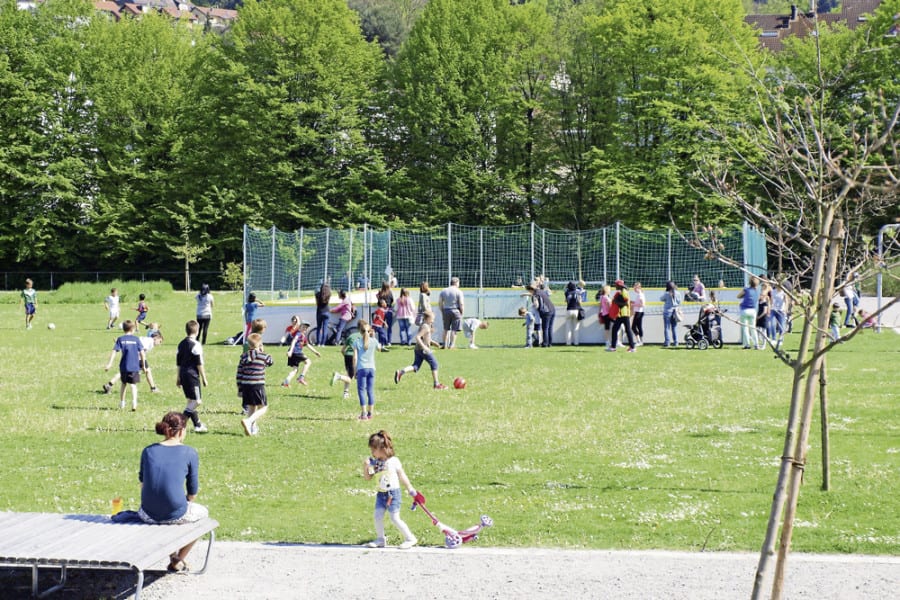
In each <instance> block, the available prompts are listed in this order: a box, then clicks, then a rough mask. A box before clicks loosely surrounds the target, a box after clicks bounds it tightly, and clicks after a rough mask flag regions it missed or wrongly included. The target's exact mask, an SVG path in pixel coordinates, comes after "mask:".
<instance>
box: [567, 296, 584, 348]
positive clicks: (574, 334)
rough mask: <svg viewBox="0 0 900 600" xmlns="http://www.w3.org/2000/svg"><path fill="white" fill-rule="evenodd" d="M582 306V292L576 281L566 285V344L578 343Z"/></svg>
mask: <svg viewBox="0 0 900 600" xmlns="http://www.w3.org/2000/svg"><path fill="white" fill-rule="evenodd" d="M583 310H584V309H583V308H581V292H580V291H579V290H578V286H577V285H576V284H575V282H574V281H570V282H569V284H568V285H567V286H566V346H572V345H575V346H577V345H578V329H579V326H580V325H581V319H580V318H579V317H581V316H582V315H583V314H584V313H583V312H582V311H583Z"/></svg>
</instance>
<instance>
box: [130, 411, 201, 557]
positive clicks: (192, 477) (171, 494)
mask: <svg viewBox="0 0 900 600" xmlns="http://www.w3.org/2000/svg"><path fill="white" fill-rule="evenodd" d="M184 425H185V417H184V415H183V414H181V413H178V412H174V411H173V412H170V413H167V414H166V416H164V417H163V419H162V421H160V422H159V423H157V424H156V433H158V434H160V435H162V436H165V438H166V439H165V440H163V441H161V442H159V443H157V444H153V445H151V446H147V447H146V448H144V451H143V452H142V453H141V469H140V471H139V472H138V479H139V480H140V482H141V509H140V510H139V511H138V515H139V516H140V518H141V520H143V521H144V522H145V523H151V524H160V525H169V524H179V523H192V522H194V521H199V520H201V519H205V518H206V517H208V516H209V511H208V510H207V508H206V507H205V506H203V505H201V504H197V503H196V502H194V498H195V497H196V496H197V492H198V491H199V488H200V479H199V468H200V460H199V457H198V456H197V451H196V450H195V449H193V448H191V447H190V446H185V445H184V436H185V435H186V434H187V429H186V428H185V426H184ZM194 543H195V542H191V543H190V544H188V545H187V546H184V547H183V548H180V549H179V550H178V551H177V552H173V553H172V554H171V555H170V557H169V558H170V562H169V571H185V570H187V568H188V567H187V564H186V563H185V562H184V559H185V558H186V557H187V555H188V553H189V552H190V551H191V547H193V545H194Z"/></svg>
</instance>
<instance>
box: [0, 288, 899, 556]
mask: <svg viewBox="0 0 900 600" xmlns="http://www.w3.org/2000/svg"><path fill="white" fill-rule="evenodd" d="M106 287H109V286H108V285H105V286H104V288H106ZM118 287H120V289H123V290H128V293H129V294H131V293H134V292H138V291H139V290H145V289H150V288H147V287H146V284H136V283H132V282H122V283H121V284H120V285H119V286H118ZM145 293H146V292H145ZM45 297H46V296H45ZM215 297H216V307H215V313H214V316H213V320H212V326H211V332H210V344H209V345H208V346H207V348H206V352H207V369H208V372H209V379H210V387H209V388H207V389H206V390H205V398H204V404H203V406H202V409H201V410H202V417H203V420H204V422H205V423H207V424H208V426H209V428H210V433H208V434H205V435H197V434H193V433H191V434H189V436H188V440H187V441H188V443H189V444H191V445H192V446H194V447H196V448H197V449H198V451H199V453H200V457H201V487H202V489H201V493H200V501H202V502H203V503H204V504H206V505H208V506H209V507H210V510H211V512H212V514H213V515H214V516H215V517H216V518H217V519H218V520H219V521H220V522H221V524H222V525H221V528H220V530H219V534H220V536H221V537H222V538H224V539H229V540H248V541H249V540H257V541H258V540H268V541H286V542H309V543H340V544H357V543H360V542H363V541H367V540H369V539H371V538H372V537H373V531H372V507H373V502H374V501H373V485H372V484H371V482H366V481H365V480H364V479H363V478H362V477H361V476H360V468H361V463H362V461H363V459H364V458H365V457H366V456H367V447H366V440H367V438H368V435H369V434H370V433H372V432H373V431H375V430H377V429H380V428H384V429H387V430H388V431H390V432H391V434H392V435H393V436H394V439H395V442H396V446H397V454H398V456H399V457H400V458H401V460H402V461H403V464H404V467H405V468H406V470H407V473H408V474H409V475H410V477H411V479H412V481H413V483H414V485H415V486H416V487H417V488H418V489H419V490H420V491H422V492H423V493H424V494H425V495H426V497H427V498H428V506H429V507H430V508H432V509H433V510H434V512H435V513H436V514H437V515H438V516H440V517H441V519H442V520H444V521H445V522H447V523H450V524H452V525H454V526H456V527H460V528H462V527H467V526H469V525H472V524H474V523H475V522H477V520H478V518H479V516H480V515H481V514H482V513H486V514H489V515H491V516H492V517H493V518H494V520H495V522H496V526H495V527H494V528H493V529H490V530H488V531H487V532H486V533H485V534H484V536H483V538H482V541H481V542H479V543H483V544H486V545H495V546H560V547H568V548H661V549H663V548H665V549H694V550H696V549H700V548H706V549H710V550H746V551H756V550H758V548H759V546H760V544H761V543H762V537H763V533H764V529H765V522H766V518H767V516H768V512H769V507H770V503H771V498H772V492H773V489H774V485H775V479H776V474H777V469H778V463H779V457H780V455H781V451H782V445H783V440H784V429H785V418H786V415H787V409H788V400H789V394H790V372H789V370H788V369H787V368H786V367H784V366H782V365H781V364H780V363H778V362H776V361H775V360H773V358H772V356H771V354H769V353H768V352H744V351H741V350H739V349H737V348H734V347H727V348H725V349H723V350H719V351H717V350H707V351H705V352H701V351H688V350H679V351H667V350H662V349H660V348H658V347H643V348H640V349H639V351H638V352H637V353H636V354H634V355H630V354H626V353H624V352H618V353H616V354H607V353H604V352H602V351H601V350H602V349H601V348H598V347H589V346H582V347H578V348H566V347H557V348H553V349H549V350H542V349H532V350H526V349H524V348H519V347H517V346H519V345H520V344H521V342H522V339H521V338H522V336H523V333H522V327H521V325H520V323H519V321H516V320H509V321H504V320H494V321H492V324H491V327H490V328H489V329H487V330H483V331H479V333H478V344H479V346H481V349H480V350H477V351H469V350H462V349H461V350H455V351H439V352H438V354H437V357H438V360H439V361H440V365H441V371H440V372H441V379H442V381H444V382H445V383H448V384H449V383H450V382H451V381H452V380H453V378H454V377H456V376H463V377H465V378H466V379H467V380H468V387H467V388H466V389H465V390H463V391H457V390H448V391H446V392H433V391H432V390H431V389H430V380H431V378H430V375H429V374H428V373H427V372H420V373H417V374H408V375H407V376H406V377H404V379H403V381H402V382H401V383H400V385H394V383H393V381H392V377H391V374H392V373H393V371H394V370H395V369H397V368H399V367H401V366H404V365H407V364H409V363H410V362H411V361H412V351H411V350H409V349H406V348H401V347H397V346H395V347H394V348H393V349H392V350H391V352H389V353H383V354H379V355H378V357H377V358H378V376H377V383H376V393H377V397H378V403H377V406H376V418H375V420H374V421H371V422H363V423H360V422H358V421H357V420H356V414H357V407H358V404H357V401H356V399H355V394H354V396H353V399H352V400H343V399H342V398H341V390H340V387H339V386H336V387H331V386H330V385H329V383H330V375H331V373H332V371H334V370H340V369H341V368H342V364H343V363H342V359H341V357H340V355H339V353H338V350H337V349H335V348H330V347H329V348H324V349H322V352H323V358H322V359H316V358H315V357H313V361H314V364H313V366H312V369H311V370H310V373H309V382H310V385H309V386H308V387H299V386H297V385H296V384H294V385H293V387H291V388H289V389H285V388H281V387H279V386H278V383H279V382H280V381H281V379H283V378H284V376H285V375H286V373H287V371H288V368H287V366H286V356H285V354H284V353H285V351H286V349H285V348H281V347H270V348H269V350H270V352H272V353H273V355H274V356H275V359H276V366H274V367H272V368H271V369H270V370H269V373H268V382H269V388H268V391H269V399H270V407H271V408H270V410H269V414H268V415H267V416H266V417H265V418H263V419H262V421H261V422H260V426H261V428H262V430H263V432H262V434H261V435H260V436H258V437H255V438H247V437H245V436H244V435H243V433H242V430H241V426H240V417H239V415H238V411H239V408H240V407H239V405H240V402H239V400H238V398H237V397H236V394H235V387H234V372H235V366H236V361H237V358H238V354H239V351H240V349H239V348H234V347H228V346H224V345H221V344H219V343H218V342H221V341H222V340H224V339H225V338H227V337H228V336H229V335H232V334H233V333H234V331H237V329H239V328H240V326H241V316H240V303H241V297H240V294H239V293H224V292H217V293H215ZM102 299H103V294H102V290H99V293H95V292H94V291H92V292H91V293H90V298H89V300H87V301H86V302H85V303H84V304H70V303H53V304H51V303H49V302H48V303H47V304H48V305H47V306H43V305H42V306H40V307H39V312H38V316H37V320H36V322H35V328H34V329H32V330H31V331H27V332H26V331H25V330H24V328H23V325H22V322H23V320H22V315H21V314H20V309H19V308H18V307H16V306H11V305H0V323H2V324H3V325H2V328H3V329H5V330H6V331H5V335H2V336H0V348H2V351H3V353H2V356H3V360H0V422H2V423H4V424H5V426H6V433H5V435H3V436H2V438H0V453H2V455H3V456H4V457H5V458H4V468H3V469H2V470H0V509H3V510H19V511H25V510H38V511H65V512H91V513H103V512H107V511H108V510H109V503H110V500H111V499H112V498H113V497H115V496H122V497H123V498H124V499H125V504H126V507H127V508H137V506H138V503H139V497H140V491H139V486H138V482H137V469H138V461H139V457H140V451H141V449H142V448H143V447H144V446H146V445H148V444H150V443H153V442H155V441H157V440H158V439H159V438H158V436H157V435H156V434H155V433H154V431H153V426H154V424H155V422H156V421H157V420H159V418H160V417H161V416H162V415H163V413H164V412H166V411H167V410H173V409H175V410H181V409H182V408H183V407H184V402H183V397H182V394H181V391H180V390H179V389H177V388H175V385H174V382H175V357H174V354H175V346H176V345H177V343H178V341H179V340H180V339H181V337H182V336H183V334H182V331H183V325H184V322H185V321H186V320H188V319H190V318H193V315H194V309H195V303H194V299H193V294H185V293H177V292H170V293H163V292H159V293H154V296H153V297H152V302H151V303H150V306H151V313H150V317H149V318H150V319H151V320H154V321H159V322H161V323H162V324H163V331H164V332H165V334H166V342H165V344H164V345H162V346H161V347H159V348H157V349H155V350H154V351H153V352H152V353H151V354H150V357H149V358H150V363H151V365H152V366H153V372H154V376H155V378H156V380H157V384H158V385H160V387H161V388H162V390H163V392H162V393H160V394H153V395H151V394H150V393H149V390H148V388H147V386H146V384H145V383H142V384H141V388H140V407H139V409H138V411H137V412H135V413H132V412H131V411H130V410H126V411H120V410H119V409H118V402H117V400H118V398H117V395H115V394H113V395H103V394H101V393H100V386H101V385H102V384H103V382H104V381H106V379H107V374H106V373H104V371H103V366H104V364H105V363H106V360H107V359H108V357H109V352H110V350H111V348H112V345H113V341H114V339H115V335H116V334H115V333H114V332H110V331H106V330H105V329H104V327H105V325H106V312H105V311H104V309H103V306H102ZM126 307H128V305H127V304H124V303H123V316H130V315H129V314H128V310H127V308H126ZM50 321H52V322H54V323H55V324H56V329H55V330H52V331H50V330H48V329H47V328H46V324H47V323H48V322H50ZM798 338H799V336H798V335H793V336H789V338H788V342H787V343H788V346H789V348H791V345H792V344H796V343H797V342H798ZM213 341H215V342H217V343H215V344H213V343H212V342H213ZM898 351H900V337H898V336H897V335H895V334H894V333H893V332H887V333H884V334H881V335H876V334H873V333H868V332H867V333H865V334H863V335H861V336H857V338H855V339H854V340H852V341H851V342H849V343H847V344H844V345H842V346H841V347H839V348H838V349H836V350H835V351H834V352H833V353H831V354H830V355H829V392H830V400H831V402H830V407H829V409H830V416H831V444H832V447H831V453H832V464H831V468H832V486H833V489H832V491H830V492H822V491H821V490H820V489H819V487H820V482H821V465H820V458H819V456H820V448H819V446H820V444H819V435H820V434H819V426H818V423H817V424H816V425H815V426H814V427H813V432H812V437H811V440H810V441H811V444H812V449H811V451H810V462H809V465H808V468H807V470H806V476H805V477H806V481H805V484H804V487H803V490H802V495H801V499H800V507H799V514H798V524H797V529H796V532H795V536H794V545H793V548H794V549H795V550H798V551H808V552H857V553H874V554H897V553H900V538H898V533H897V532H898V531H900V497H898V494H896V479H897V473H898V471H900V435H898V434H900V431H898V429H900V424H898V422H897V420H896V414H897V409H896V407H897V406H898V402H900V397H898V396H900V392H898V387H897V384H896V363H897V358H898ZM407 506H408V500H406V501H405V507H404V511H405V512H404V513H403V514H404V518H405V519H406V520H407V523H409V524H410V526H411V527H412V528H413V531H414V532H415V533H416V534H417V535H418V536H419V538H420V539H421V540H422V541H423V543H425V544H434V545H441V544H442V543H443V537H442V536H441V534H440V533H439V532H438V531H437V529H436V528H434V527H432V526H431V524H430V522H429V521H428V520H427V519H426V518H425V517H424V516H423V515H421V514H419V513H418V512H416V513H411V512H409V511H408V510H407V509H406V507H407ZM387 529H388V535H389V536H390V537H391V539H392V540H394V541H397V534H396V532H395V531H393V530H392V529H391V526H390V525H389V524H388V526H387Z"/></svg>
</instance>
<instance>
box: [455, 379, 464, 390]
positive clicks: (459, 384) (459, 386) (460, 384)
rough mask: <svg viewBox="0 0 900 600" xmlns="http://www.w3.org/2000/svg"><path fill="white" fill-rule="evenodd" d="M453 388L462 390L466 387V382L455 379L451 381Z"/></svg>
mask: <svg viewBox="0 0 900 600" xmlns="http://www.w3.org/2000/svg"><path fill="white" fill-rule="evenodd" d="M453 387H455V388H456V389H458V390H461V389H463V388H464V387H466V380H465V379H463V378H462V377H457V378H456V379H454V380H453Z"/></svg>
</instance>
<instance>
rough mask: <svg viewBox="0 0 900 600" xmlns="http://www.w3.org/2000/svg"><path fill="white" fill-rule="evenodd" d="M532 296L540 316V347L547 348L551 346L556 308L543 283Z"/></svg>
mask: <svg viewBox="0 0 900 600" xmlns="http://www.w3.org/2000/svg"><path fill="white" fill-rule="evenodd" d="M534 295H535V297H536V298H537V302H538V312H539V313H540V315H541V334H542V335H541V347H542V348H549V347H550V346H552V345H553V321H554V319H555V318H556V306H555V305H554V304H553V300H551V299H550V290H548V289H547V283H546V282H545V281H541V283H540V286H539V287H538V289H537V290H536V291H535V292H534Z"/></svg>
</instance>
